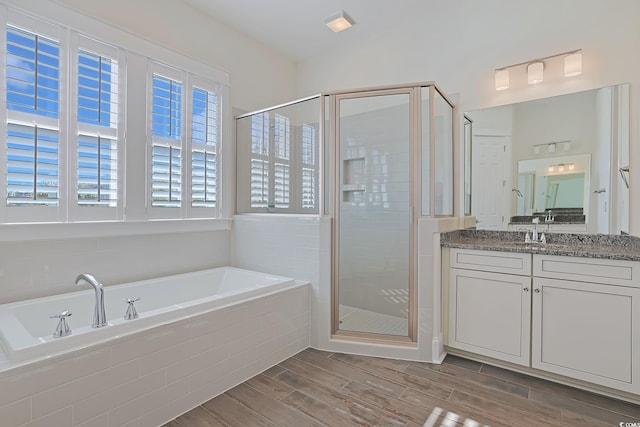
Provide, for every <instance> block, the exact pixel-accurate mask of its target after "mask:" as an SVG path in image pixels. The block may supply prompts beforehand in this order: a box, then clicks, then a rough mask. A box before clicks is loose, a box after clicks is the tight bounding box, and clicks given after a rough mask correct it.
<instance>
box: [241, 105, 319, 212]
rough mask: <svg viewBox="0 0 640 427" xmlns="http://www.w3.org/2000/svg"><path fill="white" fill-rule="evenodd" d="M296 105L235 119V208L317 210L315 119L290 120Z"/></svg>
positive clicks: (250, 209)
mask: <svg viewBox="0 0 640 427" xmlns="http://www.w3.org/2000/svg"><path fill="white" fill-rule="evenodd" d="M298 106H299V105H295V106H293V107H290V108H289V109H288V110H289V111H288V112H287V115H285V114H281V112H282V110H284V109H285V108H286V107H285V108H282V109H281V110H280V111H263V112H258V113H255V114H251V115H247V116H244V117H241V118H239V119H238V121H237V138H238V139H237V140H238V156H239V159H240V162H239V168H238V181H237V183H238V210H239V212H282V213H308V214H315V213H318V201H317V197H318V131H317V125H315V126H314V125H313V124H306V123H301V124H297V125H296V124H293V123H292V119H291V117H296V115H297V114H296V113H298V112H299V111H298V110H296V107H298ZM247 158H248V159H249V164H248V165H246V164H245V160H243V159H247ZM247 167H248V168H249V170H248V171H247V169H246V168H247ZM247 172H248V173H247ZM247 179H248V181H247ZM247 190H249V193H247Z"/></svg>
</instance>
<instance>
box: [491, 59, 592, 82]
mask: <svg viewBox="0 0 640 427" xmlns="http://www.w3.org/2000/svg"><path fill="white" fill-rule="evenodd" d="M559 57H563V58H564V76H565V77H573V76H577V75H580V74H582V49H576V50H570V51H567V52H562V53H557V54H555V55H550V56H545V57H544V58H538V59H534V60H532V61H526V62H520V63H518V64H513V65H508V66H506V67H502V68H496V69H495V72H494V84H495V88H496V90H505V89H509V84H510V77H511V75H510V70H511V69H512V68H518V67H523V66H525V65H526V67H527V82H528V83H529V84H539V83H542V82H543V80H544V68H545V61H548V60H551V59H554V58H559Z"/></svg>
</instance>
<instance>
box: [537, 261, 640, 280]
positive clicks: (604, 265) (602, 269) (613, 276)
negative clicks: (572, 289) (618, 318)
mask: <svg viewBox="0 0 640 427" xmlns="http://www.w3.org/2000/svg"><path fill="white" fill-rule="evenodd" d="M533 275H534V276H536V277H548V278H552V279H566V280H575V281H581V282H590V283H605V284H608V285H618V286H631V287H636V288H640V263H639V262H635V261H621V260H611V259H598V258H580V257H566V256H553V255H534V256H533Z"/></svg>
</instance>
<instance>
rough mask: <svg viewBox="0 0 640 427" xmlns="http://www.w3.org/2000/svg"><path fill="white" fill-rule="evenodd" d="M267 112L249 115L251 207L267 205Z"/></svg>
mask: <svg viewBox="0 0 640 427" xmlns="http://www.w3.org/2000/svg"><path fill="white" fill-rule="evenodd" d="M269 175H270V174H269V113H260V114H256V115H254V116H252V117H251V207H252V208H266V207H268V206H269Z"/></svg>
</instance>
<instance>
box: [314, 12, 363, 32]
mask: <svg viewBox="0 0 640 427" xmlns="http://www.w3.org/2000/svg"><path fill="white" fill-rule="evenodd" d="M322 22H324V24H325V25H326V26H327V27H329V28H330V29H331V31H333V32H334V33H338V32H340V31H343V30H346V29H347V28H351V26H352V25H353V24H355V23H356V22H355V21H354V20H353V18H352V17H350V16H349V15H347V13H346V12H345V11H344V10H341V11H340V12H337V13H335V14H333V15H331V16H329V17H326V18H324V19H323V20H322Z"/></svg>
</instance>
